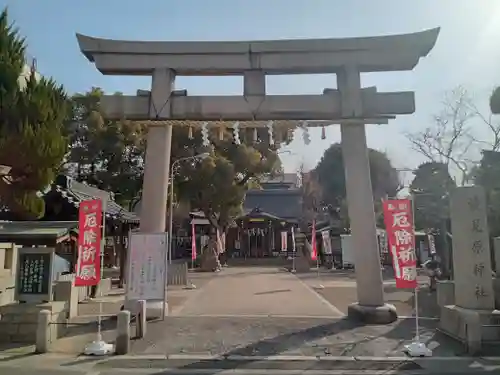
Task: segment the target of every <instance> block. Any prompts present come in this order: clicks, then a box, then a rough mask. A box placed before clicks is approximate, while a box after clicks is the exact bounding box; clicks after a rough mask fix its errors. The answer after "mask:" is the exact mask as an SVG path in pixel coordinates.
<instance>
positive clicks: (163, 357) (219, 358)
mask: <svg viewBox="0 0 500 375" xmlns="http://www.w3.org/2000/svg"><path fill="white" fill-rule="evenodd" d="M87 358H88V357H87ZM111 358H112V359H120V360H122V359H123V360H151V361H155V360H186V361H188V360H189V361H210V360H211V361H242V362H245V361H287V362H290V361H337V362H425V361H460V362H470V361H477V360H487V361H498V362H499V363H500V357H463V356H460V357H451V356H450V357H438V356H436V357H415V358H412V357H407V356H397V357H373V356H302V355H276V356H258V355H255V356H244V355H208V354H207V355H202V354H198V355H194V354H193V355H192V354H170V355H163V354H158V355H147V354H145V355H120V356H113V357H108V358H106V359H103V360H102V361H98V362H99V363H103V362H106V361H107V360H109V359H111Z"/></svg>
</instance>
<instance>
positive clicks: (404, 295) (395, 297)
mask: <svg viewBox="0 0 500 375" xmlns="http://www.w3.org/2000/svg"><path fill="white" fill-rule="evenodd" d="M391 273H392V272H391V271H385V272H383V275H384V292H385V301H386V302H387V303H390V304H393V305H394V306H395V307H396V309H397V312H398V315H399V316H400V317H408V316H413V315H414V313H415V311H414V293H413V290H410V289H397V288H396V283H395V281H394V279H393V277H392V274H391ZM296 276H297V277H298V278H299V279H300V280H302V281H303V282H304V283H305V284H307V285H308V286H309V287H311V288H312V289H314V290H315V292H316V293H318V294H319V295H321V296H322V297H323V298H324V299H325V300H327V301H328V302H329V303H331V304H333V305H335V307H336V308H338V309H339V310H340V311H341V312H342V314H347V307H348V306H349V305H350V304H351V303H354V302H357V296H356V278H355V274H354V271H353V270H325V269H321V271H320V273H319V277H318V273H317V272H316V270H311V272H308V273H303V274H296ZM418 281H419V285H420V288H419V290H418V299H419V300H418V303H419V316H420V317H425V318H438V317H439V307H438V305H437V300H436V293H429V290H428V285H427V283H428V278H427V277H425V276H419V277H418ZM319 285H322V286H323V288H318V286H319Z"/></svg>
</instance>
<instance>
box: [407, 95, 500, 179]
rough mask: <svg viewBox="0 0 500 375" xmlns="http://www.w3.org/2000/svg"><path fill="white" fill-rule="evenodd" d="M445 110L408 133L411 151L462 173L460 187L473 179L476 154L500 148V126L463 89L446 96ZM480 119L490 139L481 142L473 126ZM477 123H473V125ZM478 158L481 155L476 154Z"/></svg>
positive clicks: (444, 101)
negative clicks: (422, 126)
mask: <svg viewBox="0 0 500 375" xmlns="http://www.w3.org/2000/svg"><path fill="white" fill-rule="evenodd" d="M442 104H443V108H442V110H441V112H440V113H439V114H438V115H435V116H434V117H433V120H434V123H433V125H432V126H429V127H427V128H425V129H424V130H422V131H418V132H415V133H406V134H405V136H406V138H407V139H408V140H409V141H410V143H411V145H412V148H413V149H414V150H415V151H417V152H418V153H420V154H421V155H423V156H424V157H425V158H426V159H428V160H429V161H431V162H439V163H443V164H445V165H446V166H447V167H448V168H449V169H450V168H451V169H456V170H458V171H459V172H460V181H459V183H460V185H464V184H465V183H466V182H467V181H468V180H469V176H470V170H471V168H472V167H473V166H474V165H476V164H477V160H475V155H474V151H476V148H477V147H479V148H480V149H485V148H487V149H490V150H497V149H499V148H500V124H495V123H494V122H493V119H492V116H491V114H490V115H488V116H485V115H484V114H483V113H482V112H481V111H479V109H478V108H477V106H476V105H475V103H474V100H473V98H472V95H471V94H470V93H469V92H468V91H467V90H466V89H465V88H464V87H462V86H459V87H457V88H455V89H453V90H451V91H449V92H447V93H446V95H445V98H444V100H443V103H442ZM476 120H479V121H480V122H481V123H483V125H486V127H487V130H488V132H489V133H491V134H490V136H488V137H487V139H491V140H492V141H485V140H481V139H480V137H479V136H478V135H477V133H478V132H477V131H474V130H475V129H476V128H474V127H473V126H474V125H476V126H477V124H476V123H475V122H476ZM473 122H474V124H473ZM477 156H478V155H477Z"/></svg>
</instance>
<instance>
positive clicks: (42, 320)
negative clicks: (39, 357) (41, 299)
mask: <svg viewBox="0 0 500 375" xmlns="http://www.w3.org/2000/svg"><path fill="white" fill-rule="evenodd" d="M51 315H52V312H50V311H49V310H42V311H40V312H39V313H38V321H37V326H36V342H35V352H36V353H47V352H48V351H49V346H50V342H51V337H50V319H51Z"/></svg>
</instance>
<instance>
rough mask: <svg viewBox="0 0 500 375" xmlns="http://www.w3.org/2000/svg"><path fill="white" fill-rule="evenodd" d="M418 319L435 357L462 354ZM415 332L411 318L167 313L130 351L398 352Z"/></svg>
mask: <svg viewBox="0 0 500 375" xmlns="http://www.w3.org/2000/svg"><path fill="white" fill-rule="evenodd" d="M436 325H437V322H434V321H422V322H421V332H420V334H421V339H422V340H424V341H425V342H426V343H427V344H428V345H429V347H430V348H431V349H432V350H433V351H434V355H436V356H456V355H461V354H463V353H464V351H463V348H462V347H461V345H459V344H457V343H455V342H454V341H453V340H451V339H449V338H447V337H445V336H444V335H441V334H439V333H437V332H436V331H435V328H436ZM414 335H415V321H414V320H413V319H405V320H400V321H397V322H395V323H393V324H390V325H383V326H360V325H357V324H356V323H354V322H352V321H349V320H347V319H342V318H337V319H332V318H312V317H311V318H295V317H200V316H192V317H169V318H167V320H165V321H164V322H155V323H151V324H149V325H148V330H147V335H146V337H145V339H142V340H136V341H134V342H133V343H132V353H133V354H147V355H153V354H155V355H156V354H162V355H165V354H167V355H172V354H190V355H222V354H226V355H240V356H255V355H257V356H272V355H300V356H318V355H321V356H323V355H331V356H376V357H386V356H391V357H392V356H402V355H404V354H403V348H404V344H408V343H410V342H411V340H412V339H413V337H414Z"/></svg>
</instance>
